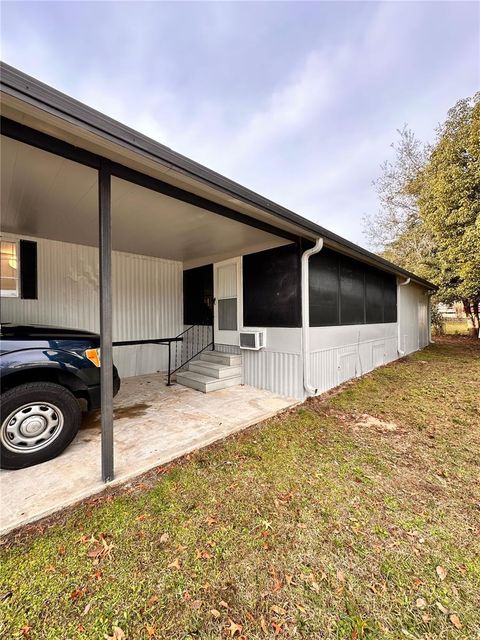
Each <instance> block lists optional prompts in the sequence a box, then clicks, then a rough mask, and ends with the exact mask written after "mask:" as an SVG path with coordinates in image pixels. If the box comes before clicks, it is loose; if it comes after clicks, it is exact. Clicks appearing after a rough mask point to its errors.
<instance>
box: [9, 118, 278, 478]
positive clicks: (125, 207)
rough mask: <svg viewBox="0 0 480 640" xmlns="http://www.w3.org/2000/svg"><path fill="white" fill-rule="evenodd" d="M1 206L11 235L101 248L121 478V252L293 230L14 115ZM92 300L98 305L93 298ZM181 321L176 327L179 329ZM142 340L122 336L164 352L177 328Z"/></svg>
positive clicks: (202, 251) (183, 253)
mask: <svg viewBox="0 0 480 640" xmlns="http://www.w3.org/2000/svg"><path fill="white" fill-rule="evenodd" d="M2 212H3V215H2V232H6V233H7V234H21V235H24V236H28V237H38V238H44V239H50V240H55V241H60V242H67V243H75V244H76V245H78V244H80V245H86V246H90V247H92V246H98V262H99V270H98V271H99V281H100V287H99V294H100V295H99V303H98V308H99V315H100V327H99V328H100V336H101V353H102V367H101V385H102V391H101V402H102V410H101V425H102V428H101V452H102V454H101V455H102V477H103V480H104V482H109V481H111V480H112V479H113V477H114V446H113V402H112V394H113V390H112V363H113V347H112V344H113V343H114V336H113V318H112V249H115V250H117V251H122V252H126V253H129V254H136V255H143V256H155V257H158V258H164V259H168V260H175V261H181V262H182V263H183V264H184V265H185V264H188V265H196V264H198V263H200V264H202V263H204V262H205V261H208V260H218V259H219V258H220V259H222V260H223V259H225V258H229V257H231V256H236V255H241V254H242V253H243V252H245V251H246V250H249V251H252V250H253V251H255V250H258V249H260V248H267V247H272V246H277V245H279V244H282V243H284V242H285V240H286V238H285V236H288V234H287V233H285V234H282V232H278V231H277V230H275V229H274V228H272V227H270V226H269V225H268V224H266V223H262V222H258V221H251V220H248V224H247V219H246V216H243V215H242V214H239V213H236V212H234V211H231V210H229V209H227V208H225V207H223V206H222V205H220V204H218V203H214V202H211V201H209V200H207V199H205V198H202V197H199V196H196V195H193V194H191V193H188V192H186V191H185V190H182V189H180V188H178V187H174V186H172V185H170V184H167V183H165V182H162V181H160V180H158V179H156V178H153V177H151V176H147V175H145V174H142V173H139V172H137V171H135V170H132V169H129V168H127V167H125V166H123V165H120V164H118V163H116V162H112V161H111V160H108V159H106V158H103V157H100V156H98V155H96V154H93V153H91V152H88V151H85V150H83V149H80V148H79V147H76V146H73V145H71V144H69V143H67V142H63V141H60V140H58V139H57V138H53V137H52V136H50V135H47V134H45V133H43V132H40V131H38V130H36V129H33V128H32V127H27V126H25V125H23V124H21V123H19V122H16V121H13V120H11V119H7V118H3V120H2ZM79 277H80V276H79ZM137 285H138V286H139V287H141V282H138V283H137ZM53 295H55V291H53ZM141 302H142V300H141V299H140V303H141ZM138 303H139V301H138V300H135V299H133V300H128V299H125V301H124V304H126V305H129V304H133V305H135V304H138ZM49 304H51V305H53V306H54V305H55V301H54V300H53V299H52V300H51V301H50V302H49ZM85 304H87V305H90V306H93V307H95V303H94V302H93V301H91V300H85ZM139 315H140V317H141V315H142V312H141V310H140V313H139ZM125 317H126V318H128V313H126V315H125ZM124 321H125V319H124ZM127 321H128V320H127ZM181 328H182V327H178V326H177V327H174V326H172V329H173V331H174V332H175V331H177V332H178V333H180V331H179V329H181ZM136 338H137V336H134V337H133V339H130V340H117V342H118V344H121V345H123V346H127V345H135V343H136V342H141V343H143V344H145V343H149V342H151V348H152V349H157V350H158V349H160V348H161V347H158V346H154V345H155V344H158V342H159V341H160V342H163V345H162V346H167V347H168V343H169V341H170V340H172V339H173V338H175V335H174V334H168V335H151V336H149V338H148V339H145V338H140V337H139V338H138V340H137V339H136Z"/></svg>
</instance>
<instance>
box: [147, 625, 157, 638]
mask: <svg viewBox="0 0 480 640" xmlns="http://www.w3.org/2000/svg"><path fill="white" fill-rule="evenodd" d="M145 629H146V631H147V635H148V637H149V638H153V637H154V635H155V633H156V629H155V627H152V625H151V624H147V626H146V627H145Z"/></svg>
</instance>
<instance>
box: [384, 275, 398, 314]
mask: <svg viewBox="0 0 480 640" xmlns="http://www.w3.org/2000/svg"><path fill="white" fill-rule="evenodd" d="M383 300H384V303H383V304H384V312H383V316H384V317H383V321H384V322H396V321H397V280H396V278H395V276H392V275H390V274H388V273H385V274H384V282H383Z"/></svg>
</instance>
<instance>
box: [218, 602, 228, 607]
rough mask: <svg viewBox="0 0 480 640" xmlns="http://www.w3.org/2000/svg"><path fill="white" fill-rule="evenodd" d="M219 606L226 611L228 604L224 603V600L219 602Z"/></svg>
mask: <svg viewBox="0 0 480 640" xmlns="http://www.w3.org/2000/svg"><path fill="white" fill-rule="evenodd" d="M219 605H220V606H221V607H223V608H224V609H228V604H227V603H226V602H225V600H220V602H219Z"/></svg>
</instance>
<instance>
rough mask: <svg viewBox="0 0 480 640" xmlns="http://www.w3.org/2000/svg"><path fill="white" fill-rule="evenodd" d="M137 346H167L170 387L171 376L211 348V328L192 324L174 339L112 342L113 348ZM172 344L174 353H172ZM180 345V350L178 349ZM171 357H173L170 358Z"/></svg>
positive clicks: (169, 383) (168, 384) (170, 383)
mask: <svg viewBox="0 0 480 640" xmlns="http://www.w3.org/2000/svg"><path fill="white" fill-rule="evenodd" d="M138 344H159V345H164V346H168V381H167V386H169V387H170V386H171V385H172V375H173V374H174V373H176V372H177V371H178V370H179V369H181V368H182V367H184V366H185V365H186V364H187V363H188V362H190V360H193V358H195V357H196V356H198V355H199V354H200V353H202V351H205V349H208V348H209V347H211V346H213V344H214V343H213V326H212V325H203V324H193V325H191V326H190V327H188V328H187V329H185V330H184V331H182V333H179V334H178V336H175V337H174V338H158V339H156V338H153V339H148V340H119V341H116V342H112V346H113V347H130V346H133V345H138ZM172 344H174V345H175V352H174V353H172ZM179 345H180V348H179ZM172 356H173V357H172Z"/></svg>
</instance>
